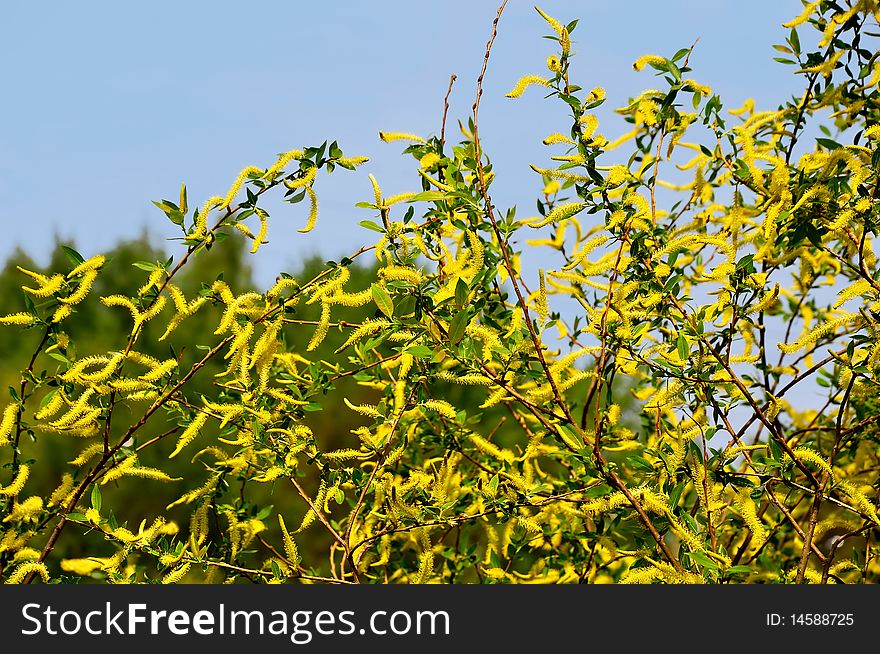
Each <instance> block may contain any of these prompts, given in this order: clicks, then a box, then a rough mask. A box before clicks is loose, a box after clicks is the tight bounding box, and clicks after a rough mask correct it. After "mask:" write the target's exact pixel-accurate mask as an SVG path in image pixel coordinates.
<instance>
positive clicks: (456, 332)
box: [449, 309, 470, 345]
mask: <svg viewBox="0 0 880 654" xmlns="http://www.w3.org/2000/svg"><path fill="white" fill-rule="evenodd" d="M468 322H470V316H469V315H468V312H467V309H462V310H461V311H459V312H458V313H457V314H455V316H453V318H452V320H450V321H449V342H450V343H452V345H458V344H459V343H460V342H461V339H463V338H464V334H465V330H467V326H468Z"/></svg>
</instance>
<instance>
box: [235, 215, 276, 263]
mask: <svg viewBox="0 0 880 654" xmlns="http://www.w3.org/2000/svg"><path fill="white" fill-rule="evenodd" d="M257 218H259V219H260V229H259V231H258V232H257V234H256V236H254V237H253V239H254V244H253V246H252V247H251V254H256V253H257V250H259V249H260V246H261V245H263V244H264V243H268V242H269V241H267V240H266V232H268V231H269V221H268V219H267V218H266V214H265V213H264V212H263V211H258V212H257ZM240 226H242V225H241V223H238V224H237V225H236V227H240Z"/></svg>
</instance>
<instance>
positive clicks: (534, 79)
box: [507, 75, 550, 98]
mask: <svg viewBox="0 0 880 654" xmlns="http://www.w3.org/2000/svg"><path fill="white" fill-rule="evenodd" d="M536 84H537V85H539V86H550V80H548V79H546V78H544V77H541V76H540V75H525V76H523V77H520V78H519V80H518V81H517V83H516V84H515V85H514V87H513V90H511V91H510V93H508V94H507V97H508V98H518V97H520V96H521V95H522V94H523V93H524V92H525V90H526V89H527V88H529V87H530V86H534V85H536Z"/></svg>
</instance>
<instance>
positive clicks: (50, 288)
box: [19, 268, 64, 298]
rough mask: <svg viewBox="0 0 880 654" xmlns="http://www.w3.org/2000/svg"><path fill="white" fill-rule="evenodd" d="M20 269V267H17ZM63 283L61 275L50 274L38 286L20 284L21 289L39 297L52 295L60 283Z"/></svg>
mask: <svg viewBox="0 0 880 654" xmlns="http://www.w3.org/2000/svg"><path fill="white" fill-rule="evenodd" d="M19 270H22V271H23V269H22V268H19ZM63 283H64V276H63V275H52V277H50V278H48V279H47V280H46V281H45V283H43V284H41V285H40V287H39V288H31V287H30V286H22V287H21V290H23V291H24V292H25V293H30V294H31V295H33V296H34V297H39V298H47V297H52V296H53V295H55V294H56V293H57V292H58V291H60V290H61V285H62V284H63Z"/></svg>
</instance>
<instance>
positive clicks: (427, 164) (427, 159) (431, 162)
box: [419, 152, 440, 170]
mask: <svg viewBox="0 0 880 654" xmlns="http://www.w3.org/2000/svg"><path fill="white" fill-rule="evenodd" d="M438 163H440V155H439V154H437V153H436V152H429V153H428V154H426V155H425V156H424V157H422V158H421V159H419V167H420V168H422V169H424V170H428V169H429V168H433V167H434V166H436V165H437V164H438Z"/></svg>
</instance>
